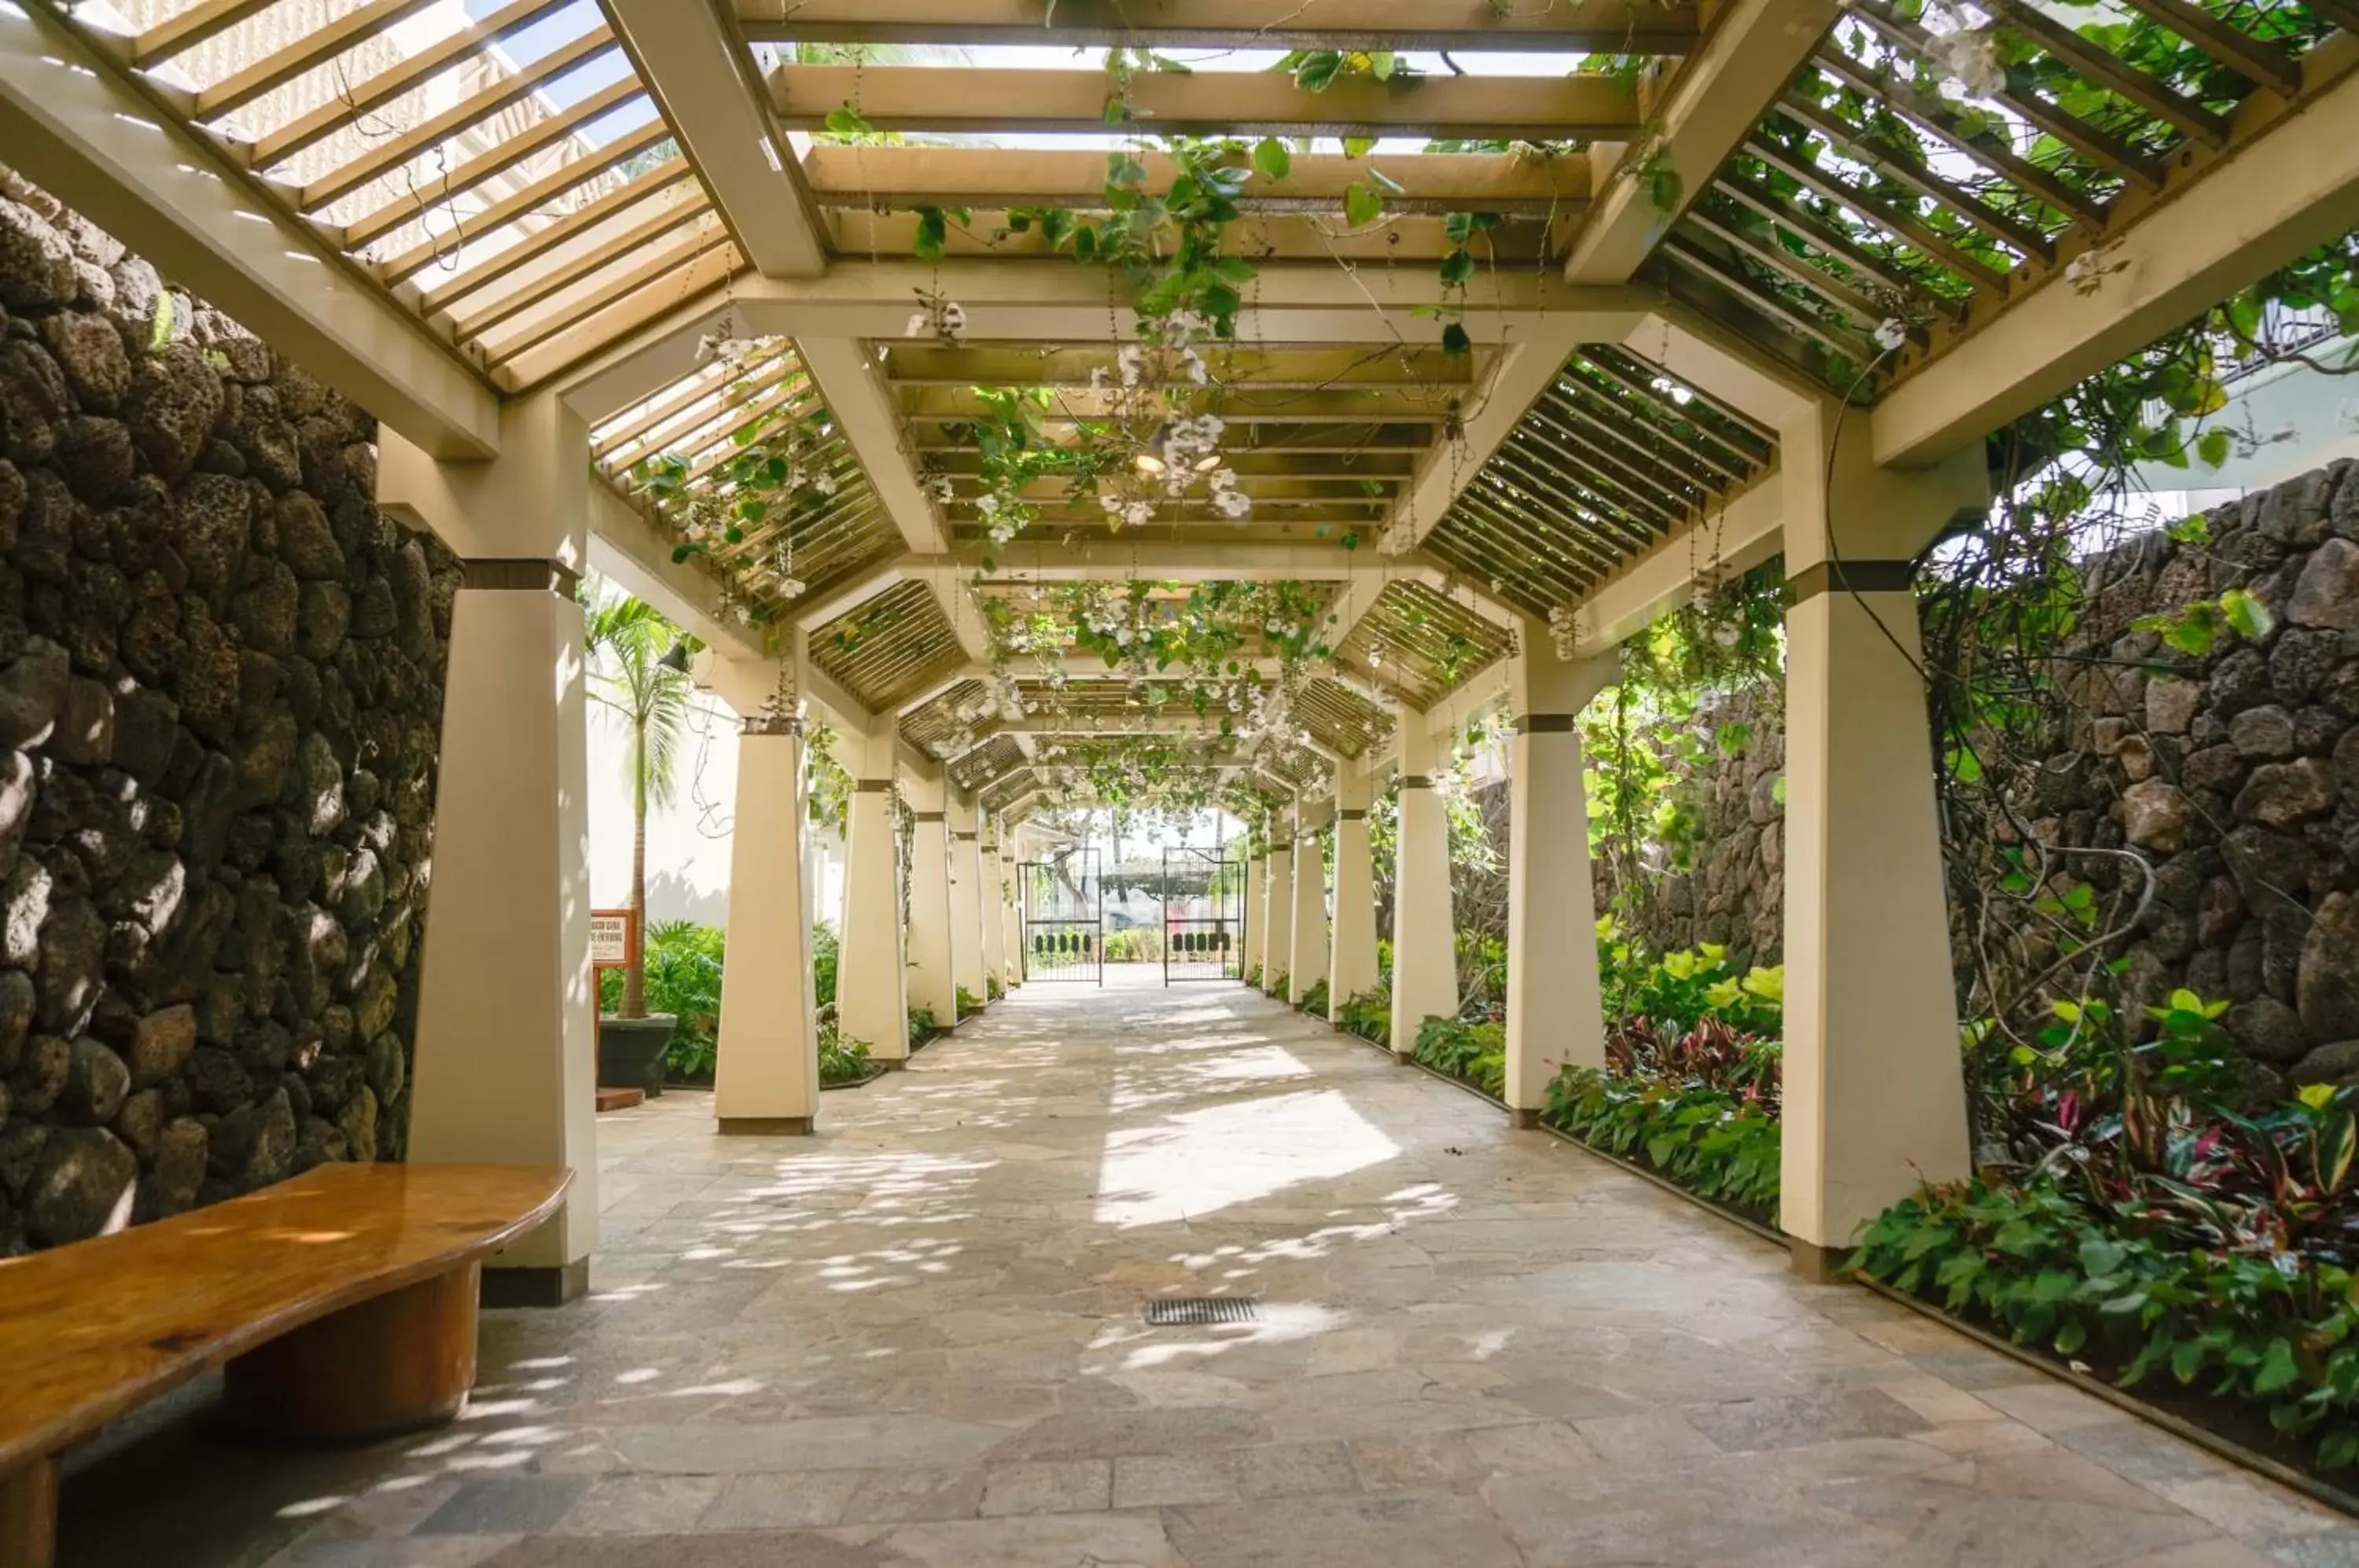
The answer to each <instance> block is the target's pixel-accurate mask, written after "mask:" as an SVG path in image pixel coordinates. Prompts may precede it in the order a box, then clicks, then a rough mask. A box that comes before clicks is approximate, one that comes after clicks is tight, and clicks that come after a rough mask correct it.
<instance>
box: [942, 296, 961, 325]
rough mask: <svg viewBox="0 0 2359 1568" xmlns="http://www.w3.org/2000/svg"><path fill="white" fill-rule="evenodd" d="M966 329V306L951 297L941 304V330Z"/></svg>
mask: <svg viewBox="0 0 2359 1568" xmlns="http://www.w3.org/2000/svg"><path fill="white" fill-rule="evenodd" d="M965 330H966V307H965V306H963V305H962V304H960V303H959V302H958V301H957V300H955V299H952V300H950V301H949V302H947V303H946V304H944V305H943V306H942V331H944V332H964V331H965Z"/></svg>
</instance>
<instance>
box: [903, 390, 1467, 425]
mask: <svg viewBox="0 0 2359 1568" xmlns="http://www.w3.org/2000/svg"><path fill="white" fill-rule="evenodd" d="M1257 397H1259V395H1258V394H1252V395H1248V396H1246V397H1239V396H1238V395H1236V394H1234V393H1232V394H1231V395H1230V396H1228V397H1225V398H1223V399H1222V400H1221V402H1220V404H1219V406H1218V408H1217V409H1216V411H1217V412H1218V413H1219V414H1220V416H1221V418H1222V419H1225V420H1227V421H1228V422H1229V423H1230V424H1232V425H1237V424H1272V425H1308V424H1352V425H1386V424H1440V423H1441V422H1442V421H1443V420H1444V419H1449V418H1450V417H1451V399H1450V398H1449V397H1444V396H1441V395H1440V394H1439V393H1428V392H1426V391H1424V390H1423V389H1421V388H1418V389H1408V390H1371V391H1362V392H1297V393H1274V394H1271V395H1270V396H1269V397H1267V398H1266V399H1262V400H1258V401H1257V400H1256V398H1257ZM897 401H898V402H899V404H900V407H901V412H902V414H903V415H904V416H905V417H906V418H908V419H931V420H942V419H981V418H984V416H985V415H987V414H988V412H989V408H988V406H987V405H986V404H985V403H984V400H983V399H982V398H981V397H977V396H976V395H975V393H974V391H973V389H972V388H970V387H903V388H902V389H901V390H900V392H899V394H898V398H897ZM1115 411H1116V405H1115V403H1114V399H1113V397H1108V396H1099V395H1097V394H1094V393H1092V392H1089V391H1087V390H1083V389H1075V390H1072V391H1069V392H1066V393H1063V394H1062V395H1060V397H1058V398H1057V401H1056V403H1055V405H1054V406H1053V407H1051V408H1049V409H1048V410H1047V411H1046V413H1045V416H1044V417H1045V418H1046V419H1047V420H1048V422H1049V423H1051V424H1056V423H1060V422H1063V423H1070V422H1071V421H1072V420H1075V419H1105V418H1108V417H1109V416H1111V415H1112V414H1114V412H1115Z"/></svg>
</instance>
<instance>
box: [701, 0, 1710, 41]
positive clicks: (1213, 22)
mask: <svg viewBox="0 0 2359 1568" xmlns="http://www.w3.org/2000/svg"><path fill="white" fill-rule="evenodd" d="M1437 10H1440V11H1443V12H1446V13H1447V15H1446V16H1437V15H1436V14H1435V13H1436V11H1437ZM737 16H738V25H739V26H740V27H743V28H744V29H745V36H746V38H748V39H750V40H752V41H753V42H756V43H892V44H967V45H977V44H1024V45H1032V46H1036V47H1038V46H1047V47H1052V48H1071V49H1086V48H1093V47H1099V46H1104V45H1112V44H1121V45H1129V46H1140V45H1144V46H1146V47H1148V48H1153V49H1179V48H1197V47H1201V48H1206V49H1396V50H1398V49H1467V50H1497V51H1507V50H1541V51H1546V52H1549V53H1556V52H1564V51H1570V52H1574V53H1579V52H1583V51H1596V52H1601V53H1603V52H1611V53H1628V54H1683V53H1685V52H1686V51H1687V50H1689V49H1691V48H1693V47H1694V45H1695V41H1696V7H1695V6H1694V5H1690V4H1676V3H1675V4H1660V3H1658V0H1555V4H1552V5H1544V6H1531V7H1521V8H1517V9H1513V10H1509V9H1506V8H1504V7H1500V6H1495V5H1480V4H1471V3H1467V0H1458V3H1457V4H1453V5H1446V6H1440V7H1437V6H1436V5H1432V4H1430V0H1359V3H1357V4H1354V5H1350V6H1342V5H1331V6H1314V5H1298V6H1295V7H1293V8H1292V9H1291V10H1288V9H1287V8H1284V7H1279V8H1277V12H1276V14H1273V8H1272V7H1271V6H1269V5H1266V4H1263V3H1262V0H1173V3H1171V4H1167V5H1156V6H1154V7H1152V8H1147V7H1142V6H1139V5H1136V4H1125V3H1124V0H1063V3H1062V4H1060V5H1058V7H1057V9H1056V11H1055V13H1054V14H1053V15H1052V16H1048V17H1047V18H1046V19H1045V22H1044V18H1043V15H1042V11H1041V7H1040V5H1039V4H1038V0H800V3H799V4H792V5H784V6H782V5H779V4H778V0H737Z"/></svg>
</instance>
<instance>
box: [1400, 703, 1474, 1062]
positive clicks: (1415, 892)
mask: <svg viewBox="0 0 2359 1568" xmlns="http://www.w3.org/2000/svg"><path fill="white" fill-rule="evenodd" d="M1393 729H1394V734H1395V735H1397V744H1398V746H1399V748H1400V842H1399V844H1397V846H1396V849H1395V851H1394V858H1393V1054H1394V1055H1395V1056H1396V1057H1398V1058H1400V1059H1402V1060H1404V1061H1406V1060H1407V1059H1408V1057H1410V1056H1411V1055H1413V1054H1414V1053H1415V1052H1416V1050H1417V1030H1418V1026H1419V1024H1422V1023H1423V1022H1424V1021H1425V1020H1426V1019H1427V1018H1455V1017H1457V1015H1458V954H1457V952H1456V950H1455V948H1454V947H1453V946H1452V939H1453V936H1454V928H1453V924H1452V919H1453V917H1452V915H1451V907H1450V826H1449V822H1448V819H1446V818H1445V817H1444V816H1443V814H1442V811H1441V798H1440V796H1439V795H1437V794H1435V793H1434V790H1433V780H1432V777H1431V775H1432V772H1433V770H1434V769H1435V768H1437V767H1439V766H1440V762H1441V760H1442V752H1441V749H1440V746H1438V745H1437V744H1436V742H1435V740H1434V738H1433V736H1432V735H1431V734H1430V732H1429V731H1428V730H1427V728H1426V717H1425V715H1424V714H1423V713H1419V711H1418V710H1416V709H1415V708H1411V707H1408V706H1407V705H1405V704H1404V705H1401V706H1399V707H1398V708H1397V710H1396V712H1395V713H1394V719H1393Z"/></svg>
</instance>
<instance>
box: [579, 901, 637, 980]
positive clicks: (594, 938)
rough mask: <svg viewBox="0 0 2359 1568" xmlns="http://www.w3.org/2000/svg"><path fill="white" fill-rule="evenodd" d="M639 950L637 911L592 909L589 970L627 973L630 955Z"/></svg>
mask: <svg viewBox="0 0 2359 1568" xmlns="http://www.w3.org/2000/svg"><path fill="white" fill-rule="evenodd" d="M638 949H639V912H638V911H637V910H636V909H592V910H591V911H590V967H591V968H592V969H626V968H628V967H629V966H630V963H631V955H632V954H633V953H636V952H637V951H638Z"/></svg>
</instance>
